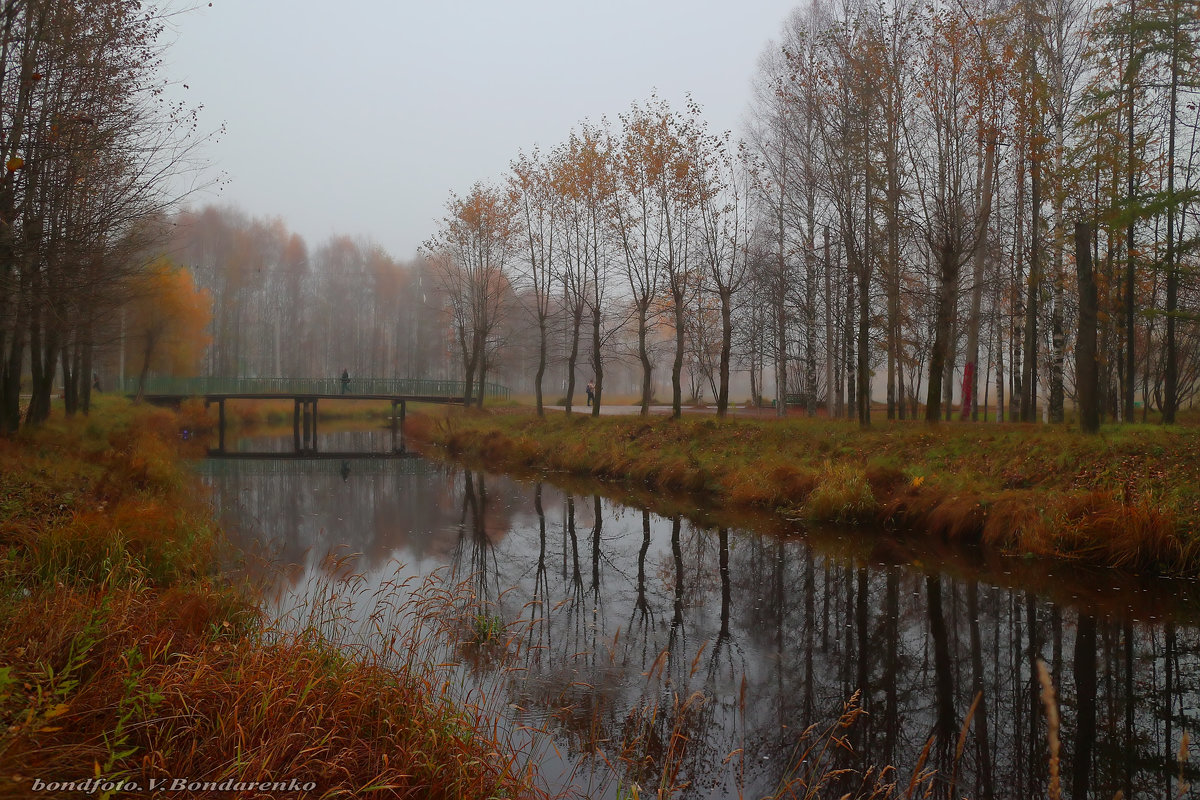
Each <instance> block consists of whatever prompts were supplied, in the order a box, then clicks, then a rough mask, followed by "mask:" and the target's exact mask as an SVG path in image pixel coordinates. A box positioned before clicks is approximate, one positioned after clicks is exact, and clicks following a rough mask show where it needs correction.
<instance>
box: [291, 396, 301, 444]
mask: <svg viewBox="0 0 1200 800" xmlns="http://www.w3.org/2000/svg"><path fill="white" fill-rule="evenodd" d="M292 440H293V442H294V443H295V445H296V452H297V453H299V452H300V398H299V397H296V398H293V399H292Z"/></svg>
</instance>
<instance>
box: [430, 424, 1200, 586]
mask: <svg viewBox="0 0 1200 800" xmlns="http://www.w3.org/2000/svg"><path fill="white" fill-rule="evenodd" d="M409 435H410V437H413V438H417V439H419V440H424V441H426V442H428V443H429V444H432V445H434V446H437V447H439V448H442V449H444V450H445V451H446V452H448V453H451V454H463V455H469V456H473V457H477V458H480V459H482V460H483V461H484V462H485V463H488V464H491V465H494V466H495V467H497V468H504V467H510V468H512V467H525V468H529V467H532V468H537V469H543V470H551V471H566V472H571V473H575V474H587V475H592V476H595V477H599V478H602V479H606V480H614V481H621V482H625V483H627V484H630V485H642V486H648V487H651V488H660V489H669V490H683V491H690V492H695V493H701V494H704V495H707V496H709V497H710V498H711V499H713V500H715V501H717V502H720V503H723V504H727V505H730V506H733V507H759V508H768V509H772V510H774V511H777V512H779V513H781V514H785V515H788V516H794V517H803V518H808V519H813V520H829V521H840V522H855V523H870V524H885V525H889V526H898V527H903V528H905V529H911V530H917V531H924V532H926V533H928V534H930V535H934V536H941V537H945V538H947V539H961V540H970V541H978V542H981V543H983V544H985V545H989V546H993V547H1000V548H1003V549H1004V550H1006V551H1009V552H1013V553H1018V554H1026V553H1029V554H1035V555H1053V556H1057V557H1062V558H1069V559H1077V560H1081V561H1085V562H1088V563H1092V564H1098V565H1106V566H1114V567H1123V568H1128V569H1133V570H1143V571H1159V572H1164V573H1171V574H1196V572H1197V570H1198V569H1200V547H1198V546H1197V540H1198V534H1200V429H1197V428H1182V427H1177V426H1172V427H1162V426H1125V427H1113V428H1111V429H1108V428H1106V429H1104V430H1103V431H1102V433H1101V434H1100V435H1099V436H1091V437H1089V436H1083V435H1081V434H1079V433H1078V432H1075V431H1071V430H1066V429H1063V428H1060V427H1049V426H1042V425H1012V424H1004V425H995V424H991V425H988V424H946V425H940V426H936V427H934V426H928V425H925V424H923V423H886V422H883V423H878V424H876V425H874V426H872V427H871V428H869V429H866V430H864V429H860V428H859V427H858V426H857V425H856V424H854V423H843V422H831V421H828V420H807V419H804V420H794V419H790V420H743V419H727V420H717V419H715V418H712V417H691V418H689V417H685V418H684V419H682V420H671V419H669V418H666V417H648V418H643V417H599V418H593V417H590V416H584V415H579V414H575V415H571V416H570V417H568V416H566V415H563V414H556V415H551V416H548V417H546V418H545V419H538V418H537V417H536V416H534V415H532V414H530V413H514V412H511V411H510V412H508V413H504V414H452V415H446V416H439V417H430V418H423V419H410V431H409Z"/></svg>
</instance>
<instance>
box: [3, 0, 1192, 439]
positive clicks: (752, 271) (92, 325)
mask: <svg viewBox="0 0 1200 800" xmlns="http://www.w3.org/2000/svg"><path fill="white" fill-rule="evenodd" d="M3 14H4V17H3V20H0V22H2V23H3V25H4V48H3V51H2V52H0V67H2V70H0V78H2V81H3V82H2V83H0V103H2V104H3V105H2V106H0V116H2V118H3V122H4V125H3V129H2V131H0V135H2V136H3V141H0V145H3V153H4V158H5V159H6V160H7V165H6V169H5V170H4V172H3V174H2V175H0V218H2V221H3V230H0V292H2V293H0V350H2V351H3V355H4V359H3V367H2V373H0V378H2V381H0V390H2V391H0V399H2V401H3V402H2V410H3V413H2V414H0V430H7V431H11V430H14V429H15V428H16V427H17V425H18V424H19V422H20V417H19V415H20V414H21V413H22V412H23V413H24V414H25V415H26V419H27V420H30V421H37V420H39V419H42V418H44V417H45V415H46V413H48V409H49V398H50V397H51V394H52V387H53V386H54V383H55V380H56V377H55V376H58V381H59V384H60V385H62V386H63V387H64V393H65V396H66V397H67V402H68V410H71V411H73V410H74V409H75V408H78V407H82V408H83V409H84V410H86V407H87V398H88V391H89V389H88V387H89V385H90V384H89V381H88V380H87V378H88V376H89V374H90V373H93V372H96V373H97V374H100V375H103V377H104V380H111V379H115V378H117V377H119V376H126V377H130V376H132V377H136V376H137V375H138V374H139V373H140V374H143V375H144V374H146V373H150V374H154V373H158V372H171V371H174V372H178V373H181V374H186V373H191V374H210V375H216V376H282V377H295V378H300V377H334V376H336V375H338V374H340V372H341V370H343V369H346V370H348V371H349V372H350V373H351V374H352V375H357V376H371V377H393V376H394V377H437V378H456V379H459V380H464V379H465V380H466V381H467V382H468V384H469V385H470V386H472V387H473V388H471V389H470V390H468V391H467V392H466V394H467V398H466V399H467V400H468V402H472V401H473V402H481V400H482V397H481V395H482V393H483V392H482V391H481V389H480V388H478V387H479V386H480V385H481V384H482V382H484V381H495V382H498V383H502V384H505V385H508V386H510V387H511V388H512V389H513V390H514V391H516V392H519V393H529V394H532V395H535V396H536V398H537V404H538V408H539V411H540V410H541V408H542V406H543V404H544V403H545V404H550V403H556V402H558V403H561V402H565V403H567V404H568V406H569V407H570V406H571V405H574V406H576V407H577V406H578V405H579V399H580V396H581V395H582V394H583V392H582V384H583V383H585V382H587V381H589V380H594V381H595V384H596V395H597V399H598V402H597V403H596V406H595V407H593V409H591V411H592V413H598V411H599V405H600V402H603V401H605V400H606V399H607V400H609V401H611V399H613V398H614V396H615V397H620V398H623V399H624V400H630V399H632V400H633V401H634V402H639V401H640V404H641V407H642V412H643V413H647V411H648V408H649V405H650V403H651V402H669V403H671V405H672V406H673V410H674V413H675V414H679V413H680V412H681V408H682V405H683V404H684V403H686V402H689V401H695V400H704V401H707V402H711V403H714V404H715V405H716V406H717V407H718V410H719V412H720V413H724V412H725V409H726V408H727V406H728V405H729V404H730V403H735V402H737V403H740V402H742V401H743V400H745V399H746V398H747V395H749V399H751V400H752V401H753V402H755V403H761V404H765V405H771V404H772V403H774V405H775V407H776V409H777V411H778V413H783V411H784V408H785V403H790V404H792V405H799V406H800V407H801V408H803V409H805V411H806V412H807V413H808V414H809V415H815V414H817V413H827V414H829V415H830V416H835V417H848V418H853V419H857V420H858V421H859V422H860V424H863V425H867V424H870V423H871V421H872V415H873V414H876V415H880V414H884V415H886V417H887V418H888V419H892V418H898V419H909V418H924V419H926V420H928V421H929V422H936V421H939V420H945V419H949V418H951V417H961V418H966V419H997V418H1000V419H1006V420H1026V421H1033V420H1039V419H1046V420H1049V421H1051V422H1062V421H1065V420H1066V419H1067V412H1068V410H1069V409H1072V408H1074V407H1075V406H1076V405H1080V406H1083V407H1088V408H1092V407H1094V408H1095V414H1096V416H1098V418H1099V419H1101V420H1105V421H1114V420H1121V421H1134V420H1141V419H1145V418H1146V417H1147V415H1148V414H1149V412H1150V411H1155V412H1159V413H1161V417H1162V419H1163V420H1164V421H1168V422H1169V421H1173V420H1174V419H1175V415H1176V413H1177V412H1178V411H1179V410H1180V409H1183V408H1187V407H1189V406H1191V405H1194V404H1195V401H1196V397H1197V390H1198V388H1200V324H1198V319H1200V317H1198V314H1200V286H1198V283H1197V275H1196V266H1197V251H1196V242H1197V233H1198V231H1200V218H1198V213H1200V210H1198V209H1200V206H1198V204H1197V182H1198V181H1200V165H1198V164H1197V163H1196V161H1197V157H1198V156H1200V139H1198V137H1197V130H1198V128H1200V104H1198V103H1197V94H1198V87H1197V83H1196V80H1195V75H1196V74H1197V63H1196V61H1197V41H1196V40H1197V35H1198V33H1200V4H1197V3H1196V2H1195V0H1128V1H1127V2H1123V3H1111V4H1103V5H1101V4H1097V3H1087V2H1084V0H1022V2H1017V3H997V2H991V0H968V1H967V2H963V3H956V4H951V5H946V4H939V3H926V4H918V3H915V2H909V1H908V0H886V1H885V2H882V3H862V2H857V0H853V1H852V2H843V3H839V4H829V3H813V4H809V5H802V6H800V7H798V8H797V9H796V10H795V11H794V12H793V14H792V15H791V17H790V18H789V19H788V20H787V22H786V23H785V24H784V26H783V28H782V30H781V31H779V32H778V36H777V39H776V40H775V41H772V42H770V43H768V44H767V45H766V46H765V47H764V51H763V54H762V58H761V61H760V66H759V70H758V75H757V78H756V80H755V82H754V84H753V86H748V87H747V100H748V104H749V108H750V111H749V113H748V125H747V130H746V133H745V139H744V140H736V139H734V137H733V136H732V135H730V134H728V133H725V132H719V131H713V130H710V129H709V127H708V125H707V123H706V122H705V118H704V114H703V110H702V108H701V107H700V105H699V104H698V103H694V102H691V101H688V102H687V103H686V104H684V106H683V107H674V106H672V105H671V104H670V103H669V102H668V101H666V100H664V99H662V98H659V97H657V96H653V95H651V96H650V97H648V98H646V99H643V100H639V101H635V102H633V103H632V104H631V105H630V107H629V109H628V111H627V112H625V113H624V114H621V115H620V116H619V117H618V118H617V119H615V120H603V119H602V120H586V121H581V122H579V123H578V124H577V125H576V127H575V128H574V130H570V131H564V132H563V136H562V139H561V141H559V142H558V143H546V142H538V143H535V142H530V143H529V144H528V148H529V149H527V150H525V151H522V152H515V153H513V154H512V163H511V168H510V170H509V171H508V172H507V173H506V174H501V175H494V176H479V182H478V183H476V184H475V185H474V186H472V187H470V188H469V189H467V190H466V192H465V193H464V194H461V195H460V194H453V193H452V194H450V196H449V199H448V201H447V204H446V209H445V215H444V217H443V218H442V219H441V220H438V221H434V222H433V223H432V226H431V235H430V237H429V239H428V241H427V242H426V244H425V245H424V246H423V247H422V248H421V251H420V252H419V253H418V254H416V255H415V257H413V258H412V259H410V260H403V259H399V258H397V257H395V256H393V255H391V254H388V253H386V252H385V251H384V250H383V249H382V248H380V247H379V246H378V245H376V244H374V243H372V242H370V241H366V240H361V239H351V238H346V237H332V238H330V239H329V240H327V241H325V242H323V243H319V244H313V243H308V242H306V241H305V240H304V239H302V238H301V237H300V236H298V235H297V234H295V233H293V232H291V231H289V230H288V228H287V226H286V223H285V222H284V221H280V220H264V219H253V218H250V217H247V216H246V215H244V214H243V213H241V212H240V211H238V210H237V209H235V208H232V207H216V206H210V207H207V208H200V209H193V210H187V211H182V212H177V213H174V214H173V215H171V216H170V217H169V218H168V217H164V216H163V215H162V213H161V211H162V209H163V207H164V206H165V203H164V202H163V201H162V194H161V191H160V190H161V185H162V182H161V180H160V178H161V177H162V175H164V174H165V173H166V172H169V171H170V169H172V165H177V164H178V162H179V158H180V155H179V153H180V149H181V148H182V147H183V146H184V144H185V143H186V142H187V141H188V139H187V136H186V135H183V136H181V134H188V135H194V130H192V129H190V128H189V125H190V124H191V122H190V119H191V118H190V117H189V116H188V114H187V113H186V110H185V109H169V108H163V107H161V106H160V105H159V104H156V102H155V99H156V97H157V95H156V93H155V86H156V84H155V82H154V81H155V78H154V70H155V53H156V50H155V49H154V48H155V47H156V45H155V41H156V39H155V25H156V23H155V21H154V19H153V18H152V17H149V16H147V15H145V14H144V13H142V12H138V11H137V10H135V9H132V7H131V6H130V5H129V4H126V3H120V2H111V3H88V4H83V3H78V4H70V3H68V4H65V5H64V4H57V3H48V2H44V0H24V1H22V0H9V2H6V3H5V4H4V6H3ZM767 33H769V32H766V31H764V35H766V34H767ZM714 57H716V56H714ZM481 135H485V134H484V133H481ZM1079 247H1085V248H1087V253H1086V254H1081V253H1080V252H1079V251H1078V248H1079ZM1084 255H1086V257H1081V256H1084ZM163 258H166V259H169V261H170V263H171V264H174V265H180V266H183V267H186V268H187V269H189V270H190V271H191V273H192V276H193V279H194V286H191V287H190V290H191V291H192V292H193V293H194V296H193V297H191V299H190V303H191V306H195V305H196V304H197V303H199V304H200V305H203V304H204V303H205V302H208V303H210V304H211V306H210V309H209V314H208V315H207V318H206V316H205V314H204V313H203V310H202V309H201V310H200V311H198V312H197V313H196V314H192V315H188V317H189V319H192V320H193V322H192V324H191V327H190V328H189V329H188V331H186V332H181V333H180V334H179V336H178V337H177V338H185V339H186V338H189V337H190V338H191V339H192V340H193V341H192V345H193V346H192V347H190V348H188V347H183V346H182V345H179V346H174V347H172V348H171V349H172V352H173V353H175V356H174V357H171V358H166V357H161V356H159V355H155V357H154V358H149V357H143V356H144V353H143V354H142V355H137V353H138V350H137V347H139V346H144V345H145V343H146V342H145V338H144V335H145V333H146V330H145V326H144V324H143V325H142V329H141V330H140V332H139V331H138V330H135V328H136V327H137V324H135V323H137V322H138V321H139V320H140V321H141V323H144V322H145V319H146V314H145V313H144V311H143V312H142V313H140V314H139V312H138V310H137V309H138V307H139V306H138V305H137V304H138V303H139V302H140V303H141V306H140V308H142V309H144V308H145V301H144V294H145V291H146V290H145V289H144V288H143V289H139V288H138V287H139V286H140V287H146V286H154V285H159V286H174V287H175V289H174V290H173V291H175V293H176V295H178V294H179V291H178V290H179V288H180V286H181V284H180V282H179V281H177V280H176V281H174V282H172V281H168V280H165V279H162V280H159V281H153V280H146V279H145V278H144V277H142V273H144V272H145V271H146V270H147V269H149V268H150V267H149V266H148V265H150V264H152V263H158V264H159V269H162V268H163V267H162V259H163ZM134 277H138V278H139V280H133V278H134ZM156 291H165V290H163V289H159V290H156ZM139 292H141V294H142V296H141V298H140V299H139ZM1081 297H1082V298H1083V304H1082V305H1081ZM1092 297H1094V301H1093V300H1091V299H1090V298H1092ZM178 299H179V298H178V297H176V300H177V301H178ZM205 322H206V324H205ZM1081 325H1082V326H1083V328H1082V329H1081ZM138 335H142V336H143V338H142V339H141V340H137V341H140V342H141V344H140V345H139V344H135V343H132V341H133V340H136V337H137V336H138ZM1080 348H1082V352H1086V353H1089V354H1090V355H1089V356H1088V363H1086V364H1080V363H1079V360H1078V358H1077V354H1078V353H1079V352H1081V349H1080ZM190 351H195V352H197V353H201V354H202V355H201V356H200V357H199V358H198V359H188V358H184V357H181V356H180V354H187V353H189V352H190ZM189 362H190V363H189ZM1080 375H1082V376H1083V378H1082V379H1081V378H1079V377H1078V376H1080ZM81 376H82V378H83V379H82V380H81ZM731 385H733V386H734V387H735V388H733V389H731ZM31 387H32V393H33V397H32V399H28V398H26V400H22V399H21V395H22V392H24V393H25V394H28V393H29V391H30V388H31ZM747 387H748V388H747ZM764 394H765V395H767V396H765V397H764ZM873 403H877V404H880V405H879V407H878V408H873V407H872V404H873ZM1089 404H1090V405H1089Z"/></svg>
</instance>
